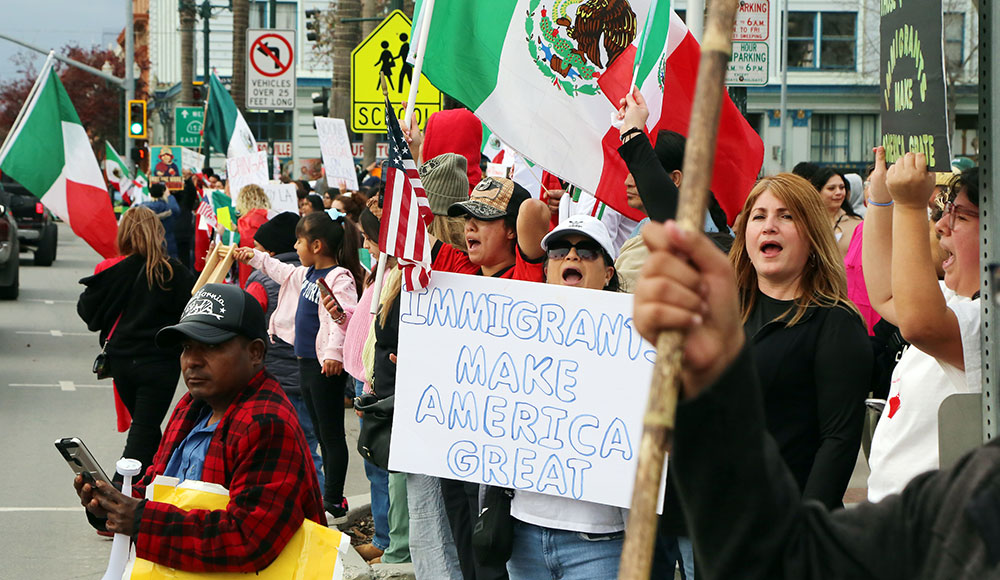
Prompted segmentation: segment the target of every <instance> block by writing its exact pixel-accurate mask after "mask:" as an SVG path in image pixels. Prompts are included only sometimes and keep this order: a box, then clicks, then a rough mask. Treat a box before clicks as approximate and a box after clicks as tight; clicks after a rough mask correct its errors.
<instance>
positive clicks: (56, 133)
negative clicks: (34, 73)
mask: <svg viewBox="0 0 1000 580" xmlns="http://www.w3.org/2000/svg"><path fill="white" fill-rule="evenodd" d="M0 171H3V172H4V173H6V174H8V175H10V176H11V177H13V178H14V179H16V180H17V181H18V182H19V183H20V184H21V185H23V186H24V187H25V188H27V190H28V191H30V192H31V193H33V194H35V195H36V196H38V197H39V198H41V200H42V203H44V204H45V206H46V207H48V208H49V209H50V210H51V211H52V213H54V214H56V215H57V216H59V217H60V218H62V220H63V221H65V222H66V223H68V224H69V225H70V227H71V228H73V232H74V233H76V235H78V236H80V237H81V238H83V240H84V241H86V242H87V243H88V244H90V246H91V247H92V248H94V249H95V250H97V252H98V253H99V254H101V255H102V256H104V257H105V258H110V257H112V256H115V255H117V254H118V250H117V247H116V244H115V236H116V235H117V233H118V223H117V222H116V221H115V214H114V211H113V210H112V208H111V197H110V196H109V195H108V189H107V186H106V185H105V184H104V177H103V176H102V175H101V166H100V165H99V164H98V163H97V157H95V156H94V151H93V150H92V149H91V148H90V139H89V138H88V137H87V132H86V131H85V130H84V128H83V125H81V124H80V117H79V116H78V115H77V114H76V109H74V108H73V103H72V102H70V100H69V95H67V94H66V89H65V88H64V87H63V85H62V82H60V80H59V76H58V75H57V74H56V72H55V70H54V69H53V68H52V66H51V60H49V61H46V64H45V66H43V67H42V73H41V75H39V78H38V80H37V81H36V83H35V88H34V90H33V91H32V93H31V95H30V96H29V98H28V102H27V103H26V104H25V106H24V109H23V111H22V115H21V122H20V123H18V124H17V125H16V126H15V127H14V128H13V129H11V134H10V136H9V137H8V141H7V143H6V146H5V147H4V150H3V151H0Z"/></svg>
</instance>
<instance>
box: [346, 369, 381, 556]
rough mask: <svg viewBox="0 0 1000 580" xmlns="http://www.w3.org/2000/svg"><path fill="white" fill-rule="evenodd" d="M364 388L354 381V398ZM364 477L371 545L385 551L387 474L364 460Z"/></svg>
mask: <svg viewBox="0 0 1000 580" xmlns="http://www.w3.org/2000/svg"><path fill="white" fill-rule="evenodd" d="M364 386H365V384H364V383H363V382H362V381H359V380H358V379H354V394H355V396H358V397H360V396H361V393H362V392H364ZM361 420H362V421H364V419H361ZM365 475H366V476H367V477H368V483H369V487H370V488H371V492H370V493H371V505H372V523H373V524H374V525H375V536H374V537H372V545H373V546H375V547H376V548H378V549H379V550H382V551H385V550H386V549H387V548H388V547H389V472H388V471H386V470H384V469H382V468H381V467H379V466H377V465H375V464H373V463H371V462H369V461H368V460H367V459H366V460H365Z"/></svg>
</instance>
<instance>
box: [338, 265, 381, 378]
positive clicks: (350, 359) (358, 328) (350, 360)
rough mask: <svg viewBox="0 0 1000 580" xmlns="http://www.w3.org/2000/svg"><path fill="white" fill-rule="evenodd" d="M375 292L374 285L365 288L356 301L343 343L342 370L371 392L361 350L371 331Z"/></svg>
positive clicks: (373, 317)
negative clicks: (362, 383)
mask: <svg viewBox="0 0 1000 580" xmlns="http://www.w3.org/2000/svg"><path fill="white" fill-rule="evenodd" d="M374 294H375V285H374V284H372V285H371V286H369V287H368V288H365V292H364V294H362V295H361V300H360V301H358V309H357V310H356V311H355V312H354V317H353V318H351V324H350V325H349V326H348V327H347V339H346V342H345V343H344V345H345V346H344V370H345V371H347V373H348V374H349V375H351V376H352V377H354V378H356V379H358V380H360V381H362V382H364V383H365V392H366V393H368V392H371V387H370V386H369V385H368V381H367V380H366V377H367V376H368V373H366V372H365V364H364V362H363V361H362V357H361V352H362V351H363V350H364V348H365V342H366V341H367V340H368V333H369V332H371V331H372V321H373V320H374V319H375V315H374V314H372V313H371V306H372V297H373V295H374Z"/></svg>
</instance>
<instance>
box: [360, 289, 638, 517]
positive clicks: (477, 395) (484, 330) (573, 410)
mask: <svg viewBox="0 0 1000 580" xmlns="http://www.w3.org/2000/svg"><path fill="white" fill-rule="evenodd" d="M400 313H401V315H400V323H399V350H398V352H399V354H398V367H397V374H396V399H395V413H394V416H393V426H392V446H391V450H390V456H389V468H390V469H392V470H394V471H403V472H407V473H423V474H428V475H433V476H438V477H445V478H448V479H457V480H463V481H470V482H477V483H485V484H489V485H495V486H501V487H508V488H514V489H518V490H528V491H534V492H540V493H545V494H550V495H558V496H563V497H568V498H575V499H582V500H585V501H590V502H596V503H601V504H606V505H613V506H619V507H628V506H629V505H630V502H631V498H632V487H633V481H634V479H635V471H636V464H637V462H638V455H639V443H640V439H641V437H642V417H643V414H644V413H645V410H646V398H647V395H648V393H649V384H650V378H651V375H652V371H653V361H654V360H655V356H656V351H655V349H654V347H653V346H652V345H650V344H649V343H647V342H645V341H643V340H642V338H641V337H640V336H639V334H638V332H636V330H635V327H634V325H633V323H632V296H630V295H628V294H624V293H622V294H619V293H613V292H603V291H598V290H586V289H580V288H570V287H566V286H558V285H554V284H538V283H530V282H520V281H516V280H502V279H498V278H490V277H483V276H466V275H460V274H448V273H443V272H434V275H433V276H432V278H431V284H430V286H429V287H428V288H426V289H425V290H423V291H420V292H403V293H402V296H401V303H400ZM375 390H376V392H377V391H378V385H377V384H376V385H375Z"/></svg>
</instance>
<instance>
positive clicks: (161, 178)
mask: <svg viewBox="0 0 1000 580" xmlns="http://www.w3.org/2000/svg"><path fill="white" fill-rule="evenodd" d="M149 155H150V161H149V169H150V171H149V184H150V185H152V184H154V183H162V184H163V185H165V186H166V187H167V189H184V177H183V176H182V175H181V147H170V146H167V145H156V146H153V147H150V148H149Z"/></svg>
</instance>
